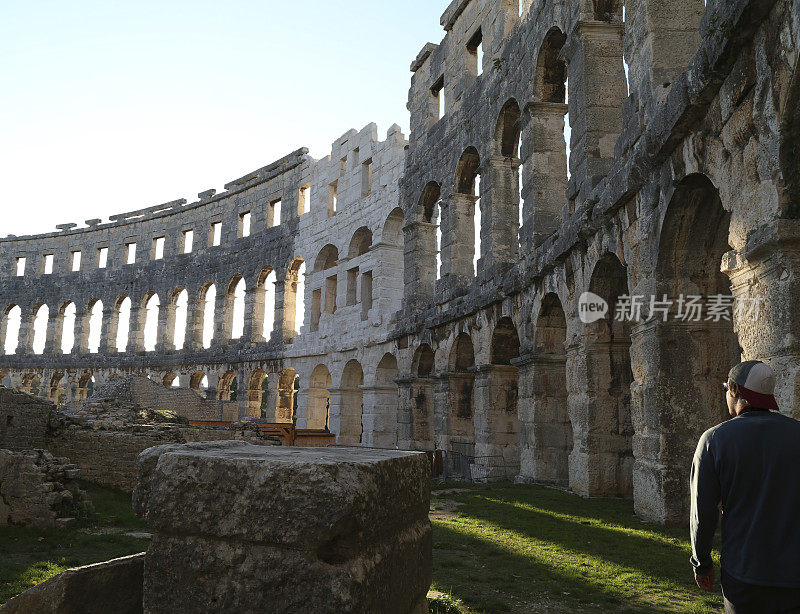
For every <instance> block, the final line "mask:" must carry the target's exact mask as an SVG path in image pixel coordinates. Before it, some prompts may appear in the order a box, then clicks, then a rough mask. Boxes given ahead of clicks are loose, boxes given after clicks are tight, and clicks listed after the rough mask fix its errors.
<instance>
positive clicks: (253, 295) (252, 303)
mask: <svg viewBox="0 0 800 614" xmlns="http://www.w3.org/2000/svg"><path fill="white" fill-rule="evenodd" d="M266 294H267V291H266V290H265V289H264V288H261V287H259V286H255V287H253V288H249V289H248V290H246V291H245V295H244V334H243V338H244V339H246V340H247V341H250V342H251V343H263V342H264V341H266V339H264V335H263V334H262V327H263V325H264V297H265V296H266Z"/></svg>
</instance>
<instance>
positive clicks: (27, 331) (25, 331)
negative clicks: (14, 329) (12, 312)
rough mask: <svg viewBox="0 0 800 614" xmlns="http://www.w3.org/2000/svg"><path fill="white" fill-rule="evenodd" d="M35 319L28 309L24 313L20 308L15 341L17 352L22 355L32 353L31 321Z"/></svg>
mask: <svg viewBox="0 0 800 614" xmlns="http://www.w3.org/2000/svg"><path fill="white" fill-rule="evenodd" d="M35 319H36V316H35V314H34V313H32V312H31V311H30V310H28V312H27V313H26V312H25V310H22V312H21V317H20V322H19V342H18V343H17V352H16V353H17V354H21V355H24V356H27V355H30V354H32V353H33V322H34V320H35Z"/></svg>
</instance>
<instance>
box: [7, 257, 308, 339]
mask: <svg viewBox="0 0 800 614" xmlns="http://www.w3.org/2000/svg"><path fill="white" fill-rule="evenodd" d="M304 277H305V262H303V260H302V259H300V258H298V259H296V260H295V261H294V262H293V263H292V265H291V266H290V268H289V271H288V272H287V277H286V285H285V289H284V321H283V322H282V326H283V327H284V328H285V329H287V330H293V331H294V332H295V334H299V332H300V326H301V325H302V323H303V318H304V313H305V309H304V304H303V299H302V297H303V294H304ZM276 283H277V282H276V273H275V271H274V270H273V269H270V268H267V269H264V270H263V271H262V272H261V274H260V275H259V276H258V278H257V281H256V285H255V287H254V288H253V289H252V290H251V291H250V296H251V300H250V301H248V300H247V295H248V289H247V285H246V282H245V280H244V278H243V277H242V276H241V275H236V276H234V277H233V278H232V279H231V281H230V282H229V283H228V285H227V287H226V288H225V295H224V301H222V308H221V309H219V310H218V309H217V305H218V303H220V301H219V300H218V299H217V292H218V291H217V288H216V286H215V285H214V284H213V283H210V282H209V283H206V284H203V285H202V286H201V287H200V289H199V291H198V292H197V293H196V295H195V303H194V306H193V307H194V309H193V317H192V318H191V319H190V307H191V306H190V300H189V299H190V295H189V292H188V290H187V289H186V288H183V287H179V288H176V289H175V290H173V292H172V293H171V294H170V296H169V297H168V299H167V300H166V302H162V300H161V298H160V297H159V295H158V294H157V293H155V292H150V293H147V294H146V295H145V297H144V298H143V299H142V300H141V302H140V303H139V305H138V313H137V314H134V313H133V307H134V305H133V303H132V301H131V298H130V297H129V296H126V295H121V296H119V297H118V298H117V299H116V300H115V301H114V302H113V304H112V305H111V309H110V310H109V311H108V312H107V313H105V312H104V306H103V302H102V301H101V300H99V299H93V300H92V301H90V302H89V303H88V304H87V306H86V312H85V313H84V314H82V315H81V316H80V321H79V318H78V314H77V308H76V305H75V303H74V302H73V301H69V300H68V301H65V302H63V303H62V304H61V305H60V306H59V308H58V309H57V310H53V311H54V313H51V309H50V307H48V305H46V304H39V305H37V306H36V307H35V308H34V309H33V310H32V311H31V313H30V320H29V322H28V327H23V318H22V315H23V314H22V310H21V308H20V307H19V306H18V305H9V306H8V307H6V309H5V310H4V312H3V314H2V319H0V345H1V346H2V348H3V350H4V353H5V354H14V353H27V352H28V351H30V352H32V353H34V354H43V353H45V352H46V351H50V352H55V353H63V354H68V353H71V352H74V351H76V350H77V351H80V352H88V353H97V352H99V351H100V349H101V345H102V344H103V341H105V344H106V345H105V347H107V349H108V350H110V351H112V352H114V351H116V352H138V351H145V352H152V351H155V350H156V349H157V347H158V345H159V344H163V346H164V348H165V349H168V350H182V349H184V348H185V347H186V346H187V345H192V349H202V348H209V347H211V344H212V341H213V340H214V339H222V340H225V341H228V340H237V339H241V338H242V337H243V336H244V335H245V333H246V332H247V331H248V330H251V331H252V332H251V335H252V339H253V340H256V341H264V340H267V341H268V340H269V339H270V338H271V337H272V335H273V330H274V329H275V324H276V323H275V313H276V298H277V296H276ZM298 297H300V298H299V299H298ZM51 320H52V322H51ZM248 321H249V322H251V323H252V327H251V328H250V329H248V328H247V327H246V323H247V322H248ZM48 329H50V331H49V330H48ZM48 335H50V336H52V341H51V343H52V346H53V347H48V346H47V341H48ZM23 337H24V338H23ZM20 349H21V350H22V351H21V352H20V351H19V350H20Z"/></svg>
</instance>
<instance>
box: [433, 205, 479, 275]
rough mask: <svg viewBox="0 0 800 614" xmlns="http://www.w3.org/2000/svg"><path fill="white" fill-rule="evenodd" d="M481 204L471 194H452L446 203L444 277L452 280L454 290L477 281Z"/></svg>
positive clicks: (443, 249) (444, 215) (443, 240)
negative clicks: (477, 207) (475, 261)
mask: <svg viewBox="0 0 800 614" xmlns="http://www.w3.org/2000/svg"><path fill="white" fill-rule="evenodd" d="M477 201H478V197H477V196H472V195H471V194H451V195H450V197H449V198H448V199H447V200H442V204H441V207H442V246H441V252H442V278H445V277H446V278H447V279H448V280H449V283H450V287H453V286H459V285H467V284H471V283H473V281H474V277H475V267H474V264H473V258H474V256H475V203H476V202H477Z"/></svg>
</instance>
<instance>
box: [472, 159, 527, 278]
mask: <svg viewBox="0 0 800 614" xmlns="http://www.w3.org/2000/svg"><path fill="white" fill-rule="evenodd" d="M520 164H521V161H520V160H519V159H518V158H507V157H504V156H492V157H491V158H489V172H488V173H486V177H485V179H483V181H482V182H481V203H480V204H481V251H482V252H483V253H482V254H481V259H480V262H479V263H478V268H479V269H480V270H482V271H483V273H484V274H485V275H486V276H493V275H494V274H500V273H502V271H503V270H505V269H506V268H508V267H510V266H511V265H512V264H513V263H514V262H516V260H517V255H518V253H519V241H518V236H519V235H518V231H519V167H520Z"/></svg>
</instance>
